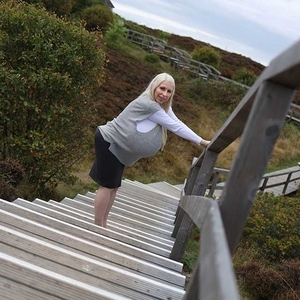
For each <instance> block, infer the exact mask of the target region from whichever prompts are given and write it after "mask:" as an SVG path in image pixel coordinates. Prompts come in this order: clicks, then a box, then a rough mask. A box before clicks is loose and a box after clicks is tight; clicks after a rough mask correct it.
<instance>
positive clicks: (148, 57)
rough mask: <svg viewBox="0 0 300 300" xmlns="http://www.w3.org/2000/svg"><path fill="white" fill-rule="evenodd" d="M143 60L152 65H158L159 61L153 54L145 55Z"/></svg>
mask: <svg viewBox="0 0 300 300" xmlns="http://www.w3.org/2000/svg"><path fill="white" fill-rule="evenodd" d="M145 60H146V61H148V62H150V63H152V64H155V63H158V62H159V61H160V59H159V57H158V56H157V55H156V54H154V53H147V54H146V55H145Z"/></svg>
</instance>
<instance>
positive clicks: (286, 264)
mask: <svg viewBox="0 0 300 300" xmlns="http://www.w3.org/2000/svg"><path fill="white" fill-rule="evenodd" d="M299 272H300V261H299V259H298V260H287V261H282V262H281V263H280V264H277V265H266V264H264V263H262V262H260V261H254V262H248V263H246V264H244V265H241V266H238V267H236V275H237V277H238V279H239V281H240V282H241V283H242V286H243V289H244V290H245V291H246V292H247V294H248V295H249V296H251V299H277V300H286V299H295V300H296V299H299V296H300V290H299V284H300V282H299ZM247 299H248V298H247Z"/></svg>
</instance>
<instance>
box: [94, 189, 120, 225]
mask: <svg viewBox="0 0 300 300" xmlns="http://www.w3.org/2000/svg"><path fill="white" fill-rule="evenodd" d="M117 190H118V189H117V188H116V189H108V188H105V187H102V186H101V187H99V189H98V191H97V194H96V197H95V201H94V210H95V224H96V225H99V226H101V227H107V218H108V214H109V211H110V209H111V207H112V205H113V203H114V200H115V197H116V193H117Z"/></svg>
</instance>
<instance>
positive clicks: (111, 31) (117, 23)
mask: <svg viewBox="0 0 300 300" xmlns="http://www.w3.org/2000/svg"><path fill="white" fill-rule="evenodd" d="M125 34H126V28H125V27H124V25H123V22H122V21H121V20H120V19H119V18H117V17H115V18H114V21H113V23H110V24H109V28H108V30H107V31H106V33H105V35H104V41H105V43H106V45H107V46H108V47H109V48H111V49H114V50H119V49H120V48H121V47H122V46H123V45H124V44H125V43H126V42H127V40H126V38H125Z"/></svg>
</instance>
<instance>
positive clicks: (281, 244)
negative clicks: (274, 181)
mask: <svg viewBox="0 0 300 300" xmlns="http://www.w3.org/2000/svg"><path fill="white" fill-rule="evenodd" d="M299 230H300V201H299V199H297V198H289V197H286V196H285V197H284V196H274V195H273V194H268V193H259V194H258V196H257V198H256V200H255V202H254V205H253V208H252V210H251V214H250V217H249V219H248V221H247V224H246V226H245V229H244V233H243V238H242V244H243V245H244V246H245V247H253V248H254V249H256V251H257V252H258V253H260V255H261V256H263V257H265V258H266V259H268V260H270V261H276V260H277V261H278V260H281V259H292V258H299V257H300V247H299V245H300V235H299Z"/></svg>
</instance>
